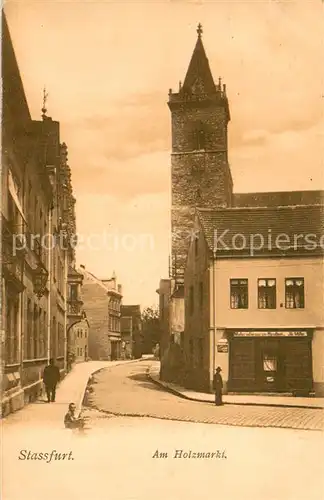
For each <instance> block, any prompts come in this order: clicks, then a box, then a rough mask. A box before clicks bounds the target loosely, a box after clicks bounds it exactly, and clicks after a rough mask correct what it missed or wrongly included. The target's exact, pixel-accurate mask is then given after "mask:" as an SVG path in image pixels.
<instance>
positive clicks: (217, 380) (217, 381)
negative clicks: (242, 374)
mask: <svg viewBox="0 0 324 500" xmlns="http://www.w3.org/2000/svg"><path fill="white" fill-rule="evenodd" d="M213 385H214V390H215V391H220V390H222V389H223V379H222V376H221V374H220V373H218V372H217V373H215V375H214V381H213Z"/></svg>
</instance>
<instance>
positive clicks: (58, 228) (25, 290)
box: [1, 14, 75, 414]
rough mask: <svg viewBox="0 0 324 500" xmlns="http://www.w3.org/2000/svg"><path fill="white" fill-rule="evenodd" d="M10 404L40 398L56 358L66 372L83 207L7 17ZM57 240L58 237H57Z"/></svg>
mask: <svg viewBox="0 0 324 500" xmlns="http://www.w3.org/2000/svg"><path fill="white" fill-rule="evenodd" d="M2 81H3V114H2V172H1V190H2V199H1V226H2V227H1V229H2V248H1V285H2V286H1V298H2V317H1V332H2V335H1V337H2V338H1V341H2V353H3V354H4V355H3V356H2V377H1V382H2V387H1V389H2V391H1V393H2V411H3V414H7V413H9V412H11V411H14V410H16V409H19V408H21V407H22V406H23V405H24V404H25V403H26V402H29V401H30V400H32V399H34V398H35V397H37V395H38V394H39V393H40V391H41V387H42V379H41V376H42V372H43V369H44V366H45V365H46V364H47V362H48V360H49V358H50V357H53V358H55V360H56V362H57V365H58V366H59V368H60V370H61V373H62V375H64V373H65V371H66V359H67V350H66V325H67V306H66V296H67V293H68V290H67V286H68V284H67V267H68V265H72V264H73V261H74V249H73V248H72V246H71V244H70V242H71V240H70V238H69V236H70V235H72V234H74V233H75V213H74V202H75V200H74V198H73V194H72V185H71V182H70V184H67V183H66V182H65V181H66V179H67V177H69V176H70V172H69V168H68V166H67V163H66V158H65V157H64V155H63V154H62V152H63V150H65V152H66V146H65V145H62V144H61V143H60V124H59V122H56V121H54V120H52V119H51V118H50V117H48V116H47V115H46V109H45V103H44V107H43V110H42V112H43V116H42V120H33V119H32V118H31V115H30V112H29V108H28V104H27V100H26V96H25V92H24V88H23V83H22V80H21V77H20V73H19V68H18V63H17V60H16V56H15V52H14V48H13V44H12V40H11V37H10V33H9V29H8V26H7V23H6V18H5V16H4V14H3V16H2ZM54 241H55V244H54V243H53V242H54Z"/></svg>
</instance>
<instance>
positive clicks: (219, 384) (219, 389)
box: [213, 366, 224, 406]
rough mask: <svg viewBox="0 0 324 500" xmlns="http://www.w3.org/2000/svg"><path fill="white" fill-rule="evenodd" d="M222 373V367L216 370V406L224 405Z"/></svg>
mask: <svg viewBox="0 0 324 500" xmlns="http://www.w3.org/2000/svg"><path fill="white" fill-rule="evenodd" d="M221 371H222V369H221V367H220V366H218V367H217V368H216V373H215V375H214V381H213V382H214V384H213V385H214V391H215V404H216V406H221V405H223V404H224V403H223V379H222V376H221V374H220V372H221Z"/></svg>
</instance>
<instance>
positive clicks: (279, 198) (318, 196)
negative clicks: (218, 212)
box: [233, 191, 324, 207]
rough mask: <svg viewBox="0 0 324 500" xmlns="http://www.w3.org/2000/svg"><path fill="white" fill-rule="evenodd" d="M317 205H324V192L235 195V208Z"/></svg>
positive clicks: (277, 192)
mask: <svg viewBox="0 0 324 500" xmlns="http://www.w3.org/2000/svg"><path fill="white" fill-rule="evenodd" d="M317 204H319V205H323V204H324V191H274V192H268V193H234V194H233V206H234V207H279V206H288V205H317Z"/></svg>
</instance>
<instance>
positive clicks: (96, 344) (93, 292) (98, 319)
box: [78, 266, 122, 360]
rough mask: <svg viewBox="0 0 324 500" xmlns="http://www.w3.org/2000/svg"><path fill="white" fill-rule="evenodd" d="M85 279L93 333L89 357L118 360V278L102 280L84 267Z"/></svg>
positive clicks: (84, 297)
mask: <svg viewBox="0 0 324 500" xmlns="http://www.w3.org/2000/svg"><path fill="white" fill-rule="evenodd" d="M78 272H79V273H80V274H81V275H82V276H83V285H82V300H83V308H84V310H85V312H86V315H87V318H88V321H89V325H90V329H89V357H90V358H91V359H95V360H116V359H120V357H121V333H120V308H121V302H122V289H121V285H119V284H117V280H116V276H115V275H114V276H113V277H112V278H110V279H100V278H97V277H96V276H95V275H94V274H92V273H90V272H89V271H87V270H86V269H85V267H84V266H80V268H79V269H78Z"/></svg>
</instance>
